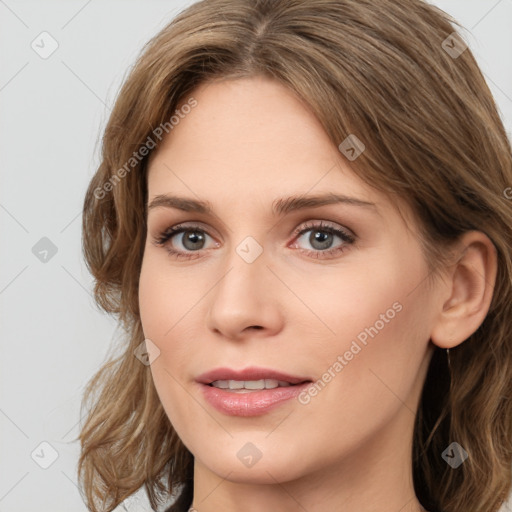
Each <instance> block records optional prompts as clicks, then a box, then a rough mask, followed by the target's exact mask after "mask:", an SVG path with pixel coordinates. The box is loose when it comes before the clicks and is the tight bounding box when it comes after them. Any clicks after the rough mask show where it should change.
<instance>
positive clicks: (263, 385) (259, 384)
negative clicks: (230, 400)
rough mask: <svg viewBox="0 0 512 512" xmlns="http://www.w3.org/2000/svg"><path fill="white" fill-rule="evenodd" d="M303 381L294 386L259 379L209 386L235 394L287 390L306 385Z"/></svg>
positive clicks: (224, 381)
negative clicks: (287, 388) (277, 389)
mask: <svg viewBox="0 0 512 512" xmlns="http://www.w3.org/2000/svg"><path fill="white" fill-rule="evenodd" d="M305 382H310V381H307V380H305V381H303V382H299V383H297V384H292V383H290V382H287V381H285V380H276V379H259V380H215V381H213V382H210V383H209V384H208V386H211V387H214V388H218V389H224V390H226V391H232V392H234V393H250V392H251V391H261V390H262V389H275V388H286V387H290V386H297V385H299V384H304V383H305Z"/></svg>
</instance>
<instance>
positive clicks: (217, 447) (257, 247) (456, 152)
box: [79, 0, 512, 512]
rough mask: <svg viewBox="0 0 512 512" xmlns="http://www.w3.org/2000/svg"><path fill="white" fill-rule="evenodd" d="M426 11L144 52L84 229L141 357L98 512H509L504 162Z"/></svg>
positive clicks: (444, 19) (93, 431)
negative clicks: (138, 510)
mask: <svg viewBox="0 0 512 512" xmlns="http://www.w3.org/2000/svg"><path fill="white" fill-rule="evenodd" d="M452 23H455V24H456V22H455V21H454V20H453V19H451V18H449V17H448V16H447V15H446V14H445V13H444V12H442V11H441V10H439V9H437V8H435V7H433V6H431V5H429V4H426V3H423V2H422V1H420V0H408V1H406V2H394V1H391V0H378V1H375V0H372V1H370V0H362V1H361V0H315V1H313V0H273V1H264V0H260V1H248V0H208V1H203V2H198V3H196V4H194V5H192V6H191V7H189V8H188V9H186V10H185V11H183V12H182V13H181V14H179V15H178V16H177V18H176V19H175V20H173V21H172V22H171V23H170V24H169V25H168V26H167V27H165V28H164V29H163V30H162V31H161V32H160V33H159V34H158V35H157V36H156V37H155V38H153V40H152V41H151V42H150V43H149V44H148V45H147V46H146V48H145V50H144V52H143V53H142V55H141V56H140V57H139V60H138V61H137V63H136V65H135V67H134V69H133V70H132V71H131V73H130V75H129V77H128V78H127V80H126V82H125V84H124V86H123V88H122V90H121V92H120V94H119V97H118V99H117V102H116V104H115V107H114V110H113V112H112V115H111V117H110V120H109V123H108V125H107V128H106V131H105V136H104V139H103V150H102V156H103V159H102V162H101V165H100V167H99V169H98V170H97V172H96V174H95V176H94V177H93V179H92V181H91V183H90V186H89V189H88V191H87V195H86V198H85V204H84V215H83V245H84V254H85V258H86V261H87V264H88V267H89V269H90V271H91V272H92V274H93V276H94V278H95V280H96V287H95V294H96V299H97V302H98V304H99V305H100V306H101V307H102V308H103V309H104V310H105V311H107V312H109V313H113V314H115V315H117V316H118V318H119V321H120V322H121V323H122V325H123V326H124V328H125V329H126V345H125V347H124V348H123V350H122V353H121V354H120V355H119V357H117V358H116V359H113V360H112V361H110V362H109V363H108V364H107V365H105V366H104V367H103V368H102V369H101V370H100V371H99V372H98V373H97V375H96V376H95V377H94V379H93V380H92V381H91V383H90V385H89V388H88V390H87V393H86V397H85V398H86V399H89V400H85V399H84V406H85V404H86V402H91V404H90V405H91V406H90V410H89V411H88V417H87V420H86V422H85V424H84V425H83V427H82V431H81V434H80V440H81V445H82V452H81V457H80V461H79V476H80V478H81V484H82V487H83V489H84V491H85V492H84V494H85V498H86V501H87V504H88V507H89V508H90V510H93V511H100V510H108V511H111V510H113V509H114V508H115V507H116V506H117V505H118V504H119V503H121V502H122V500H124V499H125V498H127V497H128V496H130V495H132V494H133V493H134V492H135V491H136V490H137V489H139V488H140V487H142V486H144V487H145V489H146V491H147V494H148V497H149V499H150V502H151V506H152V507H153V508H155V509H156V508H157V507H158V506H160V505H161V504H162V503H164V502H165V500H166V499H168V498H169V497H171V499H172V500H174V503H173V504H172V505H171V506H170V507H169V508H167V510H168V511H186V510H197V511H199V512H211V511H218V510H223V511H227V512H229V511H231V510H245V511H251V512H252V511H267V510H280V511H295V510H308V511H310V512H313V511H317V510H326V509H327V510H343V511H344V512H355V511H358V512H367V511H373V510H379V511H380V512H388V511H389V512H391V511H398V510H400V511H401V512H406V511H407V512H413V511H414V512H416V511H419V510H427V511H430V512H439V511H445V512H467V511H472V512H496V511H498V510H499V509H500V507H501V505H502V504H503V503H504V502H505V500H506V498H507V496H508V494H509V492H510V490H511V462H512V397H511V376H512V339H511V335H510V332H511V329H510V328H511V324H512V258H511V256H512V254H511V247H512V202H511V201H510V195H509V194H507V190H510V186H511V185H512V154H511V147H510V142H509V141H508V139H507V136H506V133H505V130H504V127H503V124H502V122H501V119H500V117H499V114H498V112H497V109H496V106H495V103H494V101H493V98H492V96H491V93H490V91H489V89H488V87H487V85H486V83H485V80H484V78H483V76H482V73H481V72H480V70H479V68H478V66H477V64H476V62H475V59H474V57H473V55H472V54H471V52H470V50H469V49H468V48H467V46H466V45H465V43H464V41H463V40H462V38H461V37H460V36H458V35H457V33H456V32H455V29H454V25H452Z"/></svg>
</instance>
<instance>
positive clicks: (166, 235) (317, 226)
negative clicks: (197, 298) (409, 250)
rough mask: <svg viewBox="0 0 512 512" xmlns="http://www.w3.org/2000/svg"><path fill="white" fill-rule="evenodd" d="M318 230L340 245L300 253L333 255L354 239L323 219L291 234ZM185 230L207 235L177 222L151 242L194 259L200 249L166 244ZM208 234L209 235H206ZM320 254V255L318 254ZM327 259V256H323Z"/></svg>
mask: <svg viewBox="0 0 512 512" xmlns="http://www.w3.org/2000/svg"><path fill="white" fill-rule="evenodd" d="M312 230H316V231H320V232H324V233H329V234H332V235H336V236H338V237H339V238H341V240H342V241H343V242H344V243H343V244H342V245H339V246H337V247H334V248H332V249H326V250H325V251H322V250H306V249H298V250H299V251H300V252H301V253H306V254H308V255H314V256H312V257H313V258H317V259H324V258H325V255H327V256H328V257H329V256H333V255H336V254H338V253H339V254H341V253H342V252H344V251H345V250H346V249H347V246H348V245H352V244H353V243H354V242H355V241H356V237H355V236H353V235H350V234H349V233H347V232H346V231H344V230H342V229H339V228H335V227H333V226H331V225H329V224H324V223H323V221H320V222H310V223H308V222H306V223H305V224H303V225H301V226H300V227H299V228H297V229H296V230H295V231H294V232H293V235H294V237H295V238H299V237H300V236H302V235H303V234H304V233H307V232H308V231H312ZM187 231H194V232H196V231H197V232H200V233H205V234H207V235H208V232H207V231H205V230H204V229H202V228H201V227H200V226H198V225H184V224H177V225H176V226H171V227H169V228H167V229H165V230H164V231H162V232H160V233H159V234H158V236H157V237H155V238H154V239H153V243H154V244H155V245H157V246H161V247H165V249H166V250H167V252H168V253H169V254H170V255H171V256H172V257H175V258H176V259H185V260H191V259H196V258H198V257H200V253H201V250H198V251H188V252H186V253H183V252H181V251H177V250H176V249H173V248H172V247H170V246H168V245H166V244H167V242H168V241H169V240H171V239H172V238H173V237H174V236H176V235H177V234H179V233H186V232H187ZM208 236H210V235H208ZM194 253H197V255H194ZM320 254H322V256H320ZM325 259H327V258H325Z"/></svg>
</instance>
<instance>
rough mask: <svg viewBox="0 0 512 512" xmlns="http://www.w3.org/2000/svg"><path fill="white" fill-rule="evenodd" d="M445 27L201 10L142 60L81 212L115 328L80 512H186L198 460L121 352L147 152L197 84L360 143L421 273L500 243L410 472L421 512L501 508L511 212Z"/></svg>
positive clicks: (98, 381) (432, 16)
mask: <svg viewBox="0 0 512 512" xmlns="http://www.w3.org/2000/svg"><path fill="white" fill-rule="evenodd" d="M455 26H457V27H458V28H459V27H461V25H459V24H458V23H457V22H456V21H455V20H454V19H453V18H451V17H450V16H449V15H447V14H446V13H445V12H444V11H442V10H441V9H439V8H437V7H434V6H432V5H430V4H428V3H425V2H423V1H421V0H402V1H400V2H397V1H395V0H203V1H200V2H197V3H195V4H192V5H191V6H189V7H188V8H186V9H185V10H183V11H182V12H181V13H179V14H178V15H177V16H176V17H175V18H174V19H173V20H172V21H171V22H170V23H169V24H168V25H167V26H165V27H164V28H163V29H162V30H161V31H160V32H159V33H158V34H157V35H156V36H155V37H153V38H152V39H151V40H150V41H149V42H148V43H147V44H146V45H145V46H144V48H143V49H142V51H141V54H140V55H139V56H138V59H137V61H136V63H135V64H134V66H133V67H132V69H130V71H129V74H128V76H127V78H126V79H125V81H124V83H123V85H122V87H121V89H120V92H119V94H118V97H117V100H116V102H115V105H114V108H113V111H112V113H111V115H110V118H109V119H108V122H107V125H106V128H105V131H104V136H103V140H102V150H101V163H100V165H99V167H98V169H97V171H96V173H95V174H94V176H93V178H92V180H91V182H90V184H89V187H88V189H87V192H86V195H85V200H84V205H83V225H82V229H83V233H82V236H83V238H82V244H83V251H84V256H85V260H86V263H87V266H88V269H89V270H90V272H91V274H92V276H93V278H94V281H95V286H94V294H95V300H96V303H97V304H98V306H99V307H100V308H101V309H102V310H104V311H105V312H107V313H109V314H112V315H114V316H115V317H116V318H117V320H118V322H119V324H120V325H122V326H123V327H124V330H125V336H124V337H125V343H124V345H123V347H122V351H121V353H120V355H118V356H117V357H115V358H114V357H112V358H111V359H109V360H108V362H106V363H105V364H104V365H103V366H102V367H101V368H100V369H99V371H98V372H97V373H96V374H95V375H94V377H93V378H92V379H91V380H90V382H89V384H88V386H87V388H86V391H85V393H84V398H83V402H82V408H85V407H86V406H87V407H88V410H87V417H86V421H85V422H84V424H83V426H82V427H81V431H80V435H79V439H80V443H81V454H80V459H79V463H78V474H79V483H80V486H81V488H83V490H84V498H85V500H86V503H87V506H88V508H89V510H91V511H94V512H98V511H111V510H113V509H114V508H115V507H116V506H117V505H118V504H120V503H121V502H122V501H123V500H124V499H125V498H127V497H128V496H130V495H132V494H133V493H134V492H136V491H137V490H138V489H140V488H141V487H142V486H144V488H145V490H146V493H147V495H148V498H149V501H150V504H151V506H152V507H153V508H154V509H155V508H157V507H159V506H160V505H161V504H162V502H163V501H162V500H164V499H165V498H168V497H169V496H171V495H173V496H175V497H177V501H176V502H175V504H174V505H173V506H172V507H171V508H170V509H169V510H181V508H186V507H188V506H190V505H191V502H192V496H193V460H194V459H193V456H192V454H191V453H190V451H189V450H188V449H187V448H186V447H185V446H184V444H183V443H182V441H181V440H180V438H179V436H178V435H177V433H176V431H175V430H174V429H173V426H172V424H171V423H170V421H169V419H168V417H167V416H166V414H165V412H164V410H163V407H162V404H161V402H160V400H159V398H158V395H157V393H156V390H155V387H154V384H153V381H152V377H151V372H150V368H149V366H146V365H144V364H141V363H140V361H139V360H138V359H137V358H136V357H134V354H133V353H134V350H135V349H136V347H137V346H138V345H139V344H140V343H141V342H142V341H143V339H144V335H143V331H142V326H141V321H140V316H139V303H138V281H139V274H140V269H141V263H142V258H143V253H144V243H145V237H146V233H147V231H146V214H147V212H146V201H147V167H148V166H147V164H148V158H149V156H150V155H151V154H152V153H153V152H154V151H155V149H152V150H150V151H149V152H148V147H150V145H149V141H151V142H153V145H152V146H151V147H153V146H155V147H158V143H155V141H154V139H155V138H158V139H160V137H155V134H158V133H159V132H158V130H157V127H161V126H164V127H165V131H166V132H167V133H168V132H170V129H169V126H170V124H169V122H168V121H169V119H170V118H171V116H172V115H173V114H174V112H175V110H176V109H177V107H178V105H179V104H180V102H183V101H185V100H186V99H187V98H189V97H190V95H191V94H193V92H194V89H195V88H196V87H197V86H198V85H199V84H203V83H207V82H212V81H215V80H226V79H237V78H243V77H254V76H257V75H260V76H265V77H268V78H272V79H274V80H277V81H278V82H279V83H281V84H282V85H284V86H286V87H288V88H289V89H290V90H291V91H293V92H294V93H295V94H296V95H297V96H298V97H299V98H301V99H302V100H303V101H304V102H305V104H306V105H307V106H308V107H309V108H311V110H312V111H313V112H314V114H315V115H316V116H317V118H318V119H319V120H320V122H321V124H322V126H323V128H324V129H325V131H326V133H327V134H328V136H329V138H330V139H331V140H332V142H333V144H335V145H336V146H339V145H340V143H341V142H343V141H344V140H345V139H346V138H347V137H348V136H349V135H355V136H356V137H357V138H358V139H360V140H361V141H362V142H363V143H364V144H365V146H366V149H365V150H364V151H363V153H362V154H361V155H360V156H359V157H358V158H357V159H355V160H353V161H351V162H350V164H351V166H352V169H353V170H354V172H356V173H357V175H358V176H359V177H360V178H361V179H362V180H364V181H365V182H366V183H368V184H369V185H371V186H373V187H375V188H376V189H378V190H380V191H382V192H383V193H385V194H386V195H387V196H389V197H390V198H393V197H399V198H402V199H403V200H404V201H405V202H406V204H407V205H408V206H409V207H410V208H411V211H412V212H413V214H414V217H415V220H416V222H417V223H418V229H419V230H420V242H421V245H422V248H423V249H424V254H425V259H426V261H428V263H429V268H430V269H431V270H432V272H433V273H435V272H437V271H438V270H439V269H440V268H442V266H443V265H444V264H445V263H446V261H447V254H448V248H449V247H450V246H451V244H452V243H454V242H456V241H457V240H459V238H460V236H461V235H462V234H464V233H465V232H468V231H471V230H478V231H481V232H483V233H485V234H486V235H487V236H488V237H489V238H490V240H491V241H492V243H493V244H494V246H495V248H496V253H497V262H498V271H497V278H496V283H495V286H494V290H493V296H492V300H491V304H490V307H489V311H488V313H487V315H486V317H485V319H484V320H483V322H482V323H481V325H480V326H479V328H478V329H477V331H476V332H474V333H473V334H472V335H471V336H470V337H469V338H468V339H467V340H465V341H464V342H463V343H461V344H460V345H458V346H457V347H456V348H454V349H452V350H451V351H450V362H451V371H450V369H449V368H448V366H447V363H446V354H445V352H444V351H443V350H441V349H440V348H438V347H435V350H434V353H433V356H432V359H431V361H430V366H429V369H428V373H427V376H426V379H425V383H424V387H423V391H422V395H421V399H420V403H419V408H418V412H417V415H416V419H415V424H414V437H413V456H412V460H411V467H412V471H413V480H414V488H415V492H416V495H417V497H418V499H419V501H420V502H421V504H422V505H423V506H424V507H425V508H426V509H427V510H429V511H431V512H441V511H443V512H466V511H467V510H471V511H472V512H495V511H497V510H498V509H499V508H500V506H501V505H502V504H503V503H504V502H505V500H506V499H507V496H508V494H509V492H510V490H511V485H512V484H511V479H512V478H511V472H512V471H511V462H512V396H511V385H510V384H511V376H512V335H511V331H512V329H511V328H512V250H511V247H512V201H511V200H510V198H507V194H506V193H505V191H506V190H510V189H509V188H508V187H510V186H511V185H512V151H511V145H510V141H509V139H508V137H507V133H506V131H505V129H504V126H503V122H502V120H501V118H500V115H499V111H498V109H497V107H496V104H495V102H494V99H493V97H492V94H491V92H490V90H489V88H488V86H487V84H486V82H485V79H484V77H483V75H482V72H481V71H480V69H479V67H478V65H477V63H476V61H475V58H474V56H473V54H472V52H471V51H470V49H469V48H467V49H465V50H464V51H463V52H462V53H461V54H460V55H458V56H454V55H452V54H450V53H448V51H445V47H446V41H447V38H448V37H450V36H451V35H452V34H453V33H454V32H456V34H457V37H459V38H460V39H459V41H464V39H462V37H461V36H460V35H458V34H459V33H458V31H456V29H455V28H454V27H455ZM451 37H452V38H453V37H454V36H453V35H452V36H451ZM448 41H452V40H449V39H448ZM443 42H444V43H443ZM448 46H453V43H451V44H450V45H448ZM459 48H460V46H459ZM189 101H190V100H189ZM171 128H172V127H171ZM160 132H162V130H161V129H160ZM144 146H145V147H146V151H142V150H141V148H143V147H144ZM136 151H137V153H136ZM139 152H140V155H142V154H144V153H147V154H145V155H144V156H143V157H140V155H139ZM127 162H129V165H130V168H129V169H127ZM122 169H124V171H125V172H122ZM454 441H456V442H457V443H459V444H460V445H461V446H462V447H463V448H464V449H465V450H466V451H467V452H468V454H469V457H468V458H467V459H466V460H465V461H464V463H463V464H462V465H461V466H459V467H458V468H457V469H453V468H451V467H450V466H449V465H448V464H447V463H446V462H445V461H444V459H443V458H442V452H443V451H444V450H445V449H446V448H447V447H448V446H449V445H450V444H451V443H452V442H454ZM180 507H181V508H180Z"/></svg>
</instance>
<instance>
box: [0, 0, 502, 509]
mask: <svg viewBox="0 0 512 512" xmlns="http://www.w3.org/2000/svg"><path fill="white" fill-rule="evenodd" d="M191 3H193V2H191V1H184V0H178V1H162V0H152V1H151V2H148V1H142V0H136V1H135V0H101V1H100V0H89V1H86V0H84V1H75V0H71V1H67V2H57V1H45V2H42V1H19V0H18V1H16V0H5V1H4V0H0V47H1V49H2V53H1V56H0V108H1V110H0V111H1V116H0V141H1V150H0V170H1V172H0V179H1V184H0V226H1V230H2V241H3V243H2V244H1V246H0V251H1V252H0V262H1V264H0V308H1V309H0V315H1V317H0V328H1V331H0V332H1V343H2V357H1V359H0V383H1V387H0V392H1V396H0V432H1V435H0V512H7V511H9V512H18V511H32V510H41V511H46V510H52V511H56V512H58V511H85V510H86V508H85V506H84V505H83V503H82V500H81V497H80V495H79V493H78V490H77V486H76V463H77V458H78V453H79V447H78V443H77V442H72V440H73V439H74V438H75V437H76V436H77V435H78V422H79V406H80V399H81V396H82V392H83V389H84V386H85V384H86V383H87V381H88V380H89V379H90V378H91V376H92V375H93V373H94V372H95V371H96V370H97V369H98V367H99V366H100V365H101V364H102V363H103V362H104V361H105V358H106V357H107V353H108V351H109V350H111V349H110V348H109V347H110V346H111V345H112V343H113V342H114V341H115V340H118V337H117V336H118V334H119V331H116V325H115V322H114V320H113V319H111V318H109V317H107V316H106V315H103V314H101V313H100V312H99V311H98V310H97V309H96V308H95V306H94V304H93V300H92V296H91V289H92V281H91V278H90V276H89V275H88V273H87V271H86V268H85V265H84V263H83V260H82V256H81V241H80V236H81V232H80V229H81V208H82V201H83V196H84V193H85V189H86V186H87V183H88V181H89V180H90V178H91V176H92V174H93V173H94V170H95V168H96V166H97V164H98V162H99V147H100V137H101V130H102V129H103V127H104V125H105V122H106V119H107V117H108V114H109V112H110V108H111V106H112V104H113V101H114V98H115V95H116V94H117V91H118V88H119V86H120V84H121V82H122V80H123V78H124V77H125V76H126V73H127V70H128V68H129V66H130V65H131V64H132V63H133V61H134V59H135V57H136V56H137V54H138V53H139V51H140V50H141V48H142V46H143V44H144V43H145V42H146V41H147V40H148V39H149V38H150V37H151V36H152V35H154V34H156V32H157V31H158V30H159V29H160V28H162V27H163V26H164V25H165V24H166V23H167V22H168V21H169V20H170V19H171V18H172V17H174V15H175V14H176V13H177V12H178V11H179V10H181V9H182V8H183V7H185V6H186V5H189V4H191ZM433 3H435V4H436V5H438V6H439V7H441V8H442V9H444V10H445V11H447V12H449V13H450V14H452V15H453V16H455V18H456V19H458V20H459V21H460V22H462V23H463V24H464V26H465V27H466V28H467V29H468V32H467V33H466V34H465V37H466V39H467V40H468V41H469V43H470V47H471V49H472V50H473V52H474V53H475V55H476V58H477V59H478V61H479V63H480V66H481V68H482V70H483V72H484V73H485V76H486V78H487V80H488V83H489V85H490V88H491V90H492V92H493V94H494V95H495V98H496V100H497V103H498V105H499V108H500V110H501V113H502V117H503V120H504V122H505V125H506V128H507V131H508V132H509V134H510V133H512V31H511V30H510V27H511V26H512V0H500V1H496V0H492V1H491V0H471V1H468V0H457V1H455V0H437V1H435V2H433ZM43 31H47V32H48V33H50V34H51V36H52V37H53V38H54V39H55V40H56V41H57V42H58V45H59V46H58V48H57V50H56V51H55V52H54V53H53V54H52V55H51V56H50V57H48V58H46V59H43V58H41V57H40V56H39V55H38V54H37V53H36V52H35V51H34V50H33V49H32V48H31V43H32V41H34V40H36V42H37V41H39V39H38V36H39V35H40V34H41V32H43ZM39 44H40V45H41V43H39ZM45 48H46V49H48V48H49V45H48V43H47V44H46V45H45ZM40 51H42V49H41V50H40ZM511 186H512V184H511ZM43 237H47V238H48V239H49V240H51V242H52V243H53V244H54V245H55V247H56V249H57V252H56V254H55V255H53V256H52V254H51V252H50V253H48V255H47V261H46V262H42V261H40V259H38V258H37V257H36V255H35V254H34V253H33V251H32V248H33V247H34V246H35V245H36V244H37V243H38V242H39V241H40V239H41V238H43ZM36 247H38V246H36ZM43 256H44V254H43V253H41V254H40V257H43ZM42 442H46V443H49V444H50V445H51V446H52V447H53V449H54V450H55V451H56V454H57V455H58V457H57V459H56V460H55V461H54V462H53V464H51V465H50V466H49V467H48V468H47V469H42V468H41V467H40V466H39V465H38V464H37V463H36V461H37V462H39V463H45V462H46V463H49V462H51V449H49V448H48V446H46V445H42V446H41V445H40V443H42ZM34 450H35V452H34ZM31 454H33V457H32V455H31ZM142 498H143V497H142ZM142 498H141V500H131V502H130V503H129V504H127V505H126V508H124V507H123V506H120V507H119V509H120V510H125V509H126V510H132V511H134V510H143V509H146V510H149V508H146V507H145V506H144V502H143V501H142ZM511 509H512V507H511V508H509V510H511ZM503 510H506V508H505V507H504V508H503Z"/></svg>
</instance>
